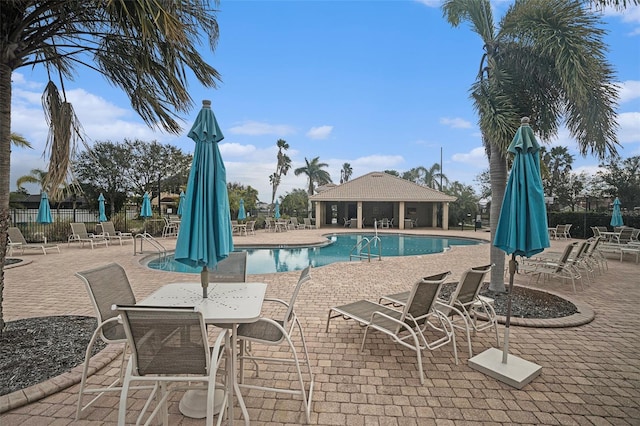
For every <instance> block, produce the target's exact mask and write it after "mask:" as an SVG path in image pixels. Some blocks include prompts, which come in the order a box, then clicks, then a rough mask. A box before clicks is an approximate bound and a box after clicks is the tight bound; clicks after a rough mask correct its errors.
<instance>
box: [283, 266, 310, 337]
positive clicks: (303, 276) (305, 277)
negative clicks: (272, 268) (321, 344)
mask: <svg viewBox="0 0 640 426" xmlns="http://www.w3.org/2000/svg"><path fill="white" fill-rule="evenodd" d="M310 271H311V265H309V266H307V267H306V268H304V269H303V270H302V272H301V273H300V278H298V283H297V284H296V288H295V289H293V294H291V300H290V301H289V308H288V309H287V312H286V313H285V315H284V320H283V322H284V324H283V327H284V329H285V330H287V329H288V326H287V325H288V323H289V321H291V319H292V317H293V305H294V304H295V303H296V299H297V298H298V293H299V292H300V288H301V287H302V284H304V283H306V282H307V281H309V280H310V279H311V275H310Z"/></svg>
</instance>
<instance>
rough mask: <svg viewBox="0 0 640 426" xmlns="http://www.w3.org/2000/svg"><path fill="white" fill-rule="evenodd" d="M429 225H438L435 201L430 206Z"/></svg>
mask: <svg viewBox="0 0 640 426" xmlns="http://www.w3.org/2000/svg"><path fill="white" fill-rule="evenodd" d="M431 227H432V228H437V227H438V205H437V204H436V203H433V205H432V207H431Z"/></svg>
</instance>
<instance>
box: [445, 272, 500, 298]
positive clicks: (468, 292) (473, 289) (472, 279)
mask: <svg viewBox="0 0 640 426" xmlns="http://www.w3.org/2000/svg"><path fill="white" fill-rule="evenodd" d="M489 271H491V265H484V266H478V267H475V268H471V269H467V270H466V271H465V272H464V273H463V274H462V277H461V278H460V285H458V287H459V290H458V294H457V295H456V297H455V299H453V300H452V301H453V302H456V301H457V302H458V303H460V304H462V305H464V306H466V305H468V304H469V303H471V302H473V301H474V300H475V299H476V298H477V297H478V293H480V288H481V287H482V282H483V280H484V277H485V276H486V275H487V273H489ZM454 292H455V290H454Z"/></svg>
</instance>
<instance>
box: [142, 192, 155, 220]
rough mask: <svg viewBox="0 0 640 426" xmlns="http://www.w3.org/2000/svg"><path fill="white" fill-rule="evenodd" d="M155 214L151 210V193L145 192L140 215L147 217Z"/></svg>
mask: <svg viewBox="0 0 640 426" xmlns="http://www.w3.org/2000/svg"><path fill="white" fill-rule="evenodd" d="M151 216H153V213H152V212H151V200H150V199H149V193H148V192H145V193H144V196H143V197H142V208H141V209H140V217H142V218H146V217H151Z"/></svg>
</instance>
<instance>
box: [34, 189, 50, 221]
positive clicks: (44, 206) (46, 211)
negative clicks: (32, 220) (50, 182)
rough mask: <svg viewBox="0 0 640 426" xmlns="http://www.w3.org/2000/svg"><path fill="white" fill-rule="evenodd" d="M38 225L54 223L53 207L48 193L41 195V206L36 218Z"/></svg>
mask: <svg viewBox="0 0 640 426" xmlns="http://www.w3.org/2000/svg"><path fill="white" fill-rule="evenodd" d="M36 222H38V223H53V217H51V207H50V206H49V196H47V193H46V192H43V193H42V194H40V206H38V216H37V217H36Z"/></svg>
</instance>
